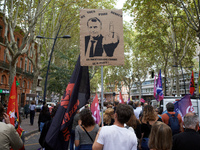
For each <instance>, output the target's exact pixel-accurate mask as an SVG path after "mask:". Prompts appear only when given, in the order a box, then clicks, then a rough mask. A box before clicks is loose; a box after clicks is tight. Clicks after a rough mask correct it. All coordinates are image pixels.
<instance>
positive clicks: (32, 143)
mask: <svg viewBox="0 0 200 150" xmlns="http://www.w3.org/2000/svg"><path fill="white" fill-rule="evenodd" d="M39 137H40V132H37V133H34V134H31V135H30V136H28V137H26V138H25V145H24V146H25V149H26V150H38V149H39V148H40V144H39V142H38V139H39Z"/></svg>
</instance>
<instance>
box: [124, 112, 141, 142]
mask: <svg viewBox="0 0 200 150" xmlns="http://www.w3.org/2000/svg"><path fill="white" fill-rule="evenodd" d="M126 125H127V126H128V127H131V128H132V129H133V130H134V132H135V134H136V136H137V139H138V142H139V140H140V139H141V123H140V120H139V119H137V118H136V117H135V114H134V112H133V114H132V116H131V118H130V119H129V121H128V122H127V123H126Z"/></svg>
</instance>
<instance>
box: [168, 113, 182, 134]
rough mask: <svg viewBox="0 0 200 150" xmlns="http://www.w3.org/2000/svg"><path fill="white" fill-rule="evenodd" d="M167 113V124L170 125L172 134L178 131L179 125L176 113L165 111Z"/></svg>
mask: <svg viewBox="0 0 200 150" xmlns="http://www.w3.org/2000/svg"><path fill="white" fill-rule="evenodd" d="M167 115H168V116H169V122H168V126H170V128H171V129H172V135H174V134H177V133H179V132H180V125H179V121H178V117H177V116H178V113H175V114H169V113H167Z"/></svg>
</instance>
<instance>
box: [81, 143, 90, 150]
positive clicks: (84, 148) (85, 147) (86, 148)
mask: <svg viewBox="0 0 200 150" xmlns="http://www.w3.org/2000/svg"><path fill="white" fill-rule="evenodd" d="M79 150H92V144H84V145H80V147H79Z"/></svg>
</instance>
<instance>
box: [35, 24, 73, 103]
mask: <svg viewBox="0 0 200 150" xmlns="http://www.w3.org/2000/svg"><path fill="white" fill-rule="evenodd" d="M60 27H61V25H60ZM60 27H59V29H58V32H57V34H56V37H55V38H48V37H43V36H40V35H38V36H36V38H39V39H53V40H54V43H53V47H52V50H51V54H50V58H49V62H48V67H47V73H46V79H45V84H44V102H45V101H46V99H45V97H46V88H47V78H48V74H49V66H50V63H51V57H52V54H53V50H54V46H55V43H56V40H57V38H65V39H67V38H71V36H69V35H64V36H62V37H58V33H59V31H60Z"/></svg>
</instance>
